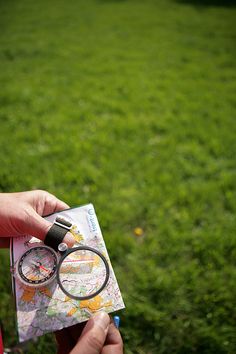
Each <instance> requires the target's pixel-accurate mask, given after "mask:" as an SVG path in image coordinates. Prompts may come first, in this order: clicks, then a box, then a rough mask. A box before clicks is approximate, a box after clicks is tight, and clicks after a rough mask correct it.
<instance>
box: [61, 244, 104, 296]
mask: <svg viewBox="0 0 236 354" xmlns="http://www.w3.org/2000/svg"><path fill="white" fill-rule="evenodd" d="M108 273H109V269H108V267H107V261H106V259H105V258H104V257H103V255H102V254H100V253H99V252H98V253H96V251H93V250H90V249H76V250H75V251H72V252H71V253H69V254H68V255H67V256H66V257H64V259H63V260H62V262H61V263H60V265H59V269H58V280H59V285H60V287H61V289H62V290H63V291H64V293H66V294H67V295H68V296H70V297H71V298H74V299H80V300H82V299H89V298H92V297H94V296H96V295H97V294H98V293H99V292H100V291H101V290H102V289H103V288H104V287H105V285H106V283H107V280H108V276H109V274H108Z"/></svg>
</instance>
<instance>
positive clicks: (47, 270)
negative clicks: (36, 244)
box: [39, 265, 50, 272]
mask: <svg viewBox="0 0 236 354" xmlns="http://www.w3.org/2000/svg"><path fill="white" fill-rule="evenodd" d="M39 268H42V269H43V270H45V271H46V272H50V270H49V269H47V268H45V267H44V266H42V265H40V266H39Z"/></svg>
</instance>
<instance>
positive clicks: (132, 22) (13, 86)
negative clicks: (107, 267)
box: [0, 0, 236, 354]
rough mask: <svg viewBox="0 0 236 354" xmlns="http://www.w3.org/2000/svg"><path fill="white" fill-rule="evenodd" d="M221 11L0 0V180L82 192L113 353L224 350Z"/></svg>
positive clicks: (10, 334) (4, 269) (48, 346)
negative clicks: (110, 307)
mask: <svg viewBox="0 0 236 354" xmlns="http://www.w3.org/2000/svg"><path fill="white" fill-rule="evenodd" d="M235 18H236V7H235V2H234V1H223V0H222V1H217V0H215V1H214V0H212V1H210V0H208V1H200V0H199V1H197V0H192V1H191V0H178V1H177V0H153V1H151V0H150V1H149V0H145V1H144V0H143V1H141V0H140V1H138V0H127V1H125V0H123V1H121V0H120V1H115V0H113V1H112V0H111V1H109V0H86V1H82V0H80V1H61V0H58V1H55V0H51V1H46V0H42V1H38V2H32V1H26V0H24V1H23V0H22V1H16V0H11V1H1V2H0V87H1V89H0V121H1V126H0V149H1V154H0V166H1V168H0V190H1V191H2V192H13V191H22V190H29V189H35V188H40V189H46V190H49V191H50V192H51V193H54V194H56V195H57V196H58V197H59V198H61V199H63V200H65V201H66V202H67V203H68V204H70V205H71V206H76V205H80V204H84V203H88V202H92V203H93V204H94V205H95V208H96V212H97V215H98V218H99V221H100V224H101V227H102V230H103V234H104V238H105V240H106V244H107V247H108V250H109V254H110V257H111V260H112V263H113V266H114V270H115V272H116V275H117V278H118V281H119V284H120V288H121V291H122V294H123V297H124V300H125V303H126V310H124V311H122V313H121V332H122V336H123V339H124V343H125V348H126V353H127V354H131V353H134V354H135V353H137V354H150V353H152V354H156V353H157V354H158V353H161V354H162V353H163V354H164V353H181V354H182V353H235V352H236V339H235V333H236V302H235V298H236V268H235V263H236V237H235V230H236V216H235V215H236V214H235V212H236V159H235V156H236V129H235V128H236V125H235V113H236V109H235V108H236V100H235V91H236V70H235V69H236V60H235V58H236V45H235V38H236V26H235ZM136 227H141V228H142V229H143V230H144V234H143V236H141V237H136V236H135V235H134V229H135V228H136ZM8 253H9V252H8V250H1V251H0V269H1V276H0V294H1V297H0V318H1V320H2V322H3V325H4V329H5V338H4V339H5V345H6V346H11V345H13V344H15V343H16V340H17V339H16V331H15V324H14V316H15V315H14V313H15V311H14V309H13V305H12V304H13V302H12V297H11V288H10V286H11V284H10V275H9V259H8V258H9V254H8ZM25 352H27V354H28V353H29V354H33V353H45V354H52V353H55V343H54V340H53V336H52V335H46V336H44V337H41V338H40V339H39V341H38V342H37V343H33V344H31V345H30V346H29V348H28V349H27V350H26V351H25Z"/></svg>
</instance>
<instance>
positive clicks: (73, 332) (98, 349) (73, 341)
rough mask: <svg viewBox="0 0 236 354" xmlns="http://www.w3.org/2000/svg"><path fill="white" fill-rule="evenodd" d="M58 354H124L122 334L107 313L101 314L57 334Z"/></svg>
mask: <svg viewBox="0 0 236 354" xmlns="http://www.w3.org/2000/svg"><path fill="white" fill-rule="evenodd" d="M55 335H56V339H57V343H58V352H57V354H99V353H101V354H122V353H123V341H122V338H121V335H120V332H119V331H118V329H117V328H116V327H115V325H114V323H113V321H112V320H111V319H110V317H109V315H108V314H107V313H106V312H99V313H97V314H95V315H94V316H93V317H91V318H90V319H89V321H88V322H87V324H86V325H84V324H83V323H81V324H78V325H75V326H72V327H68V328H63V329H62V330H61V331H57V332H56V333H55Z"/></svg>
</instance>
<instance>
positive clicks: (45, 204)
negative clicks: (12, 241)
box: [0, 190, 74, 247]
mask: <svg viewBox="0 0 236 354" xmlns="http://www.w3.org/2000/svg"><path fill="white" fill-rule="evenodd" d="M67 208H69V206H68V205H67V204H66V203H64V202H62V201H61V200H59V199H57V198H56V197H55V196H54V195H52V194H50V193H48V192H46V191H42V190H34V191H29V192H19V193H0V247H8V246H9V238H10V237H16V236H20V235H32V236H35V237H37V238H39V239H40V240H42V241H43V240H44V239H45V236H46V234H47V232H48V230H49V229H50V227H51V226H52V224H51V223H50V222H49V221H47V220H45V219H44V218H42V216H44V215H48V214H51V213H54V212H56V211H60V210H63V209H67ZM63 242H65V243H67V244H68V246H69V247H72V246H73V244H74V238H73V236H72V235H71V234H70V233H69V232H68V233H67V234H66V235H65V237H64V239H63Z"/></svg>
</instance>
